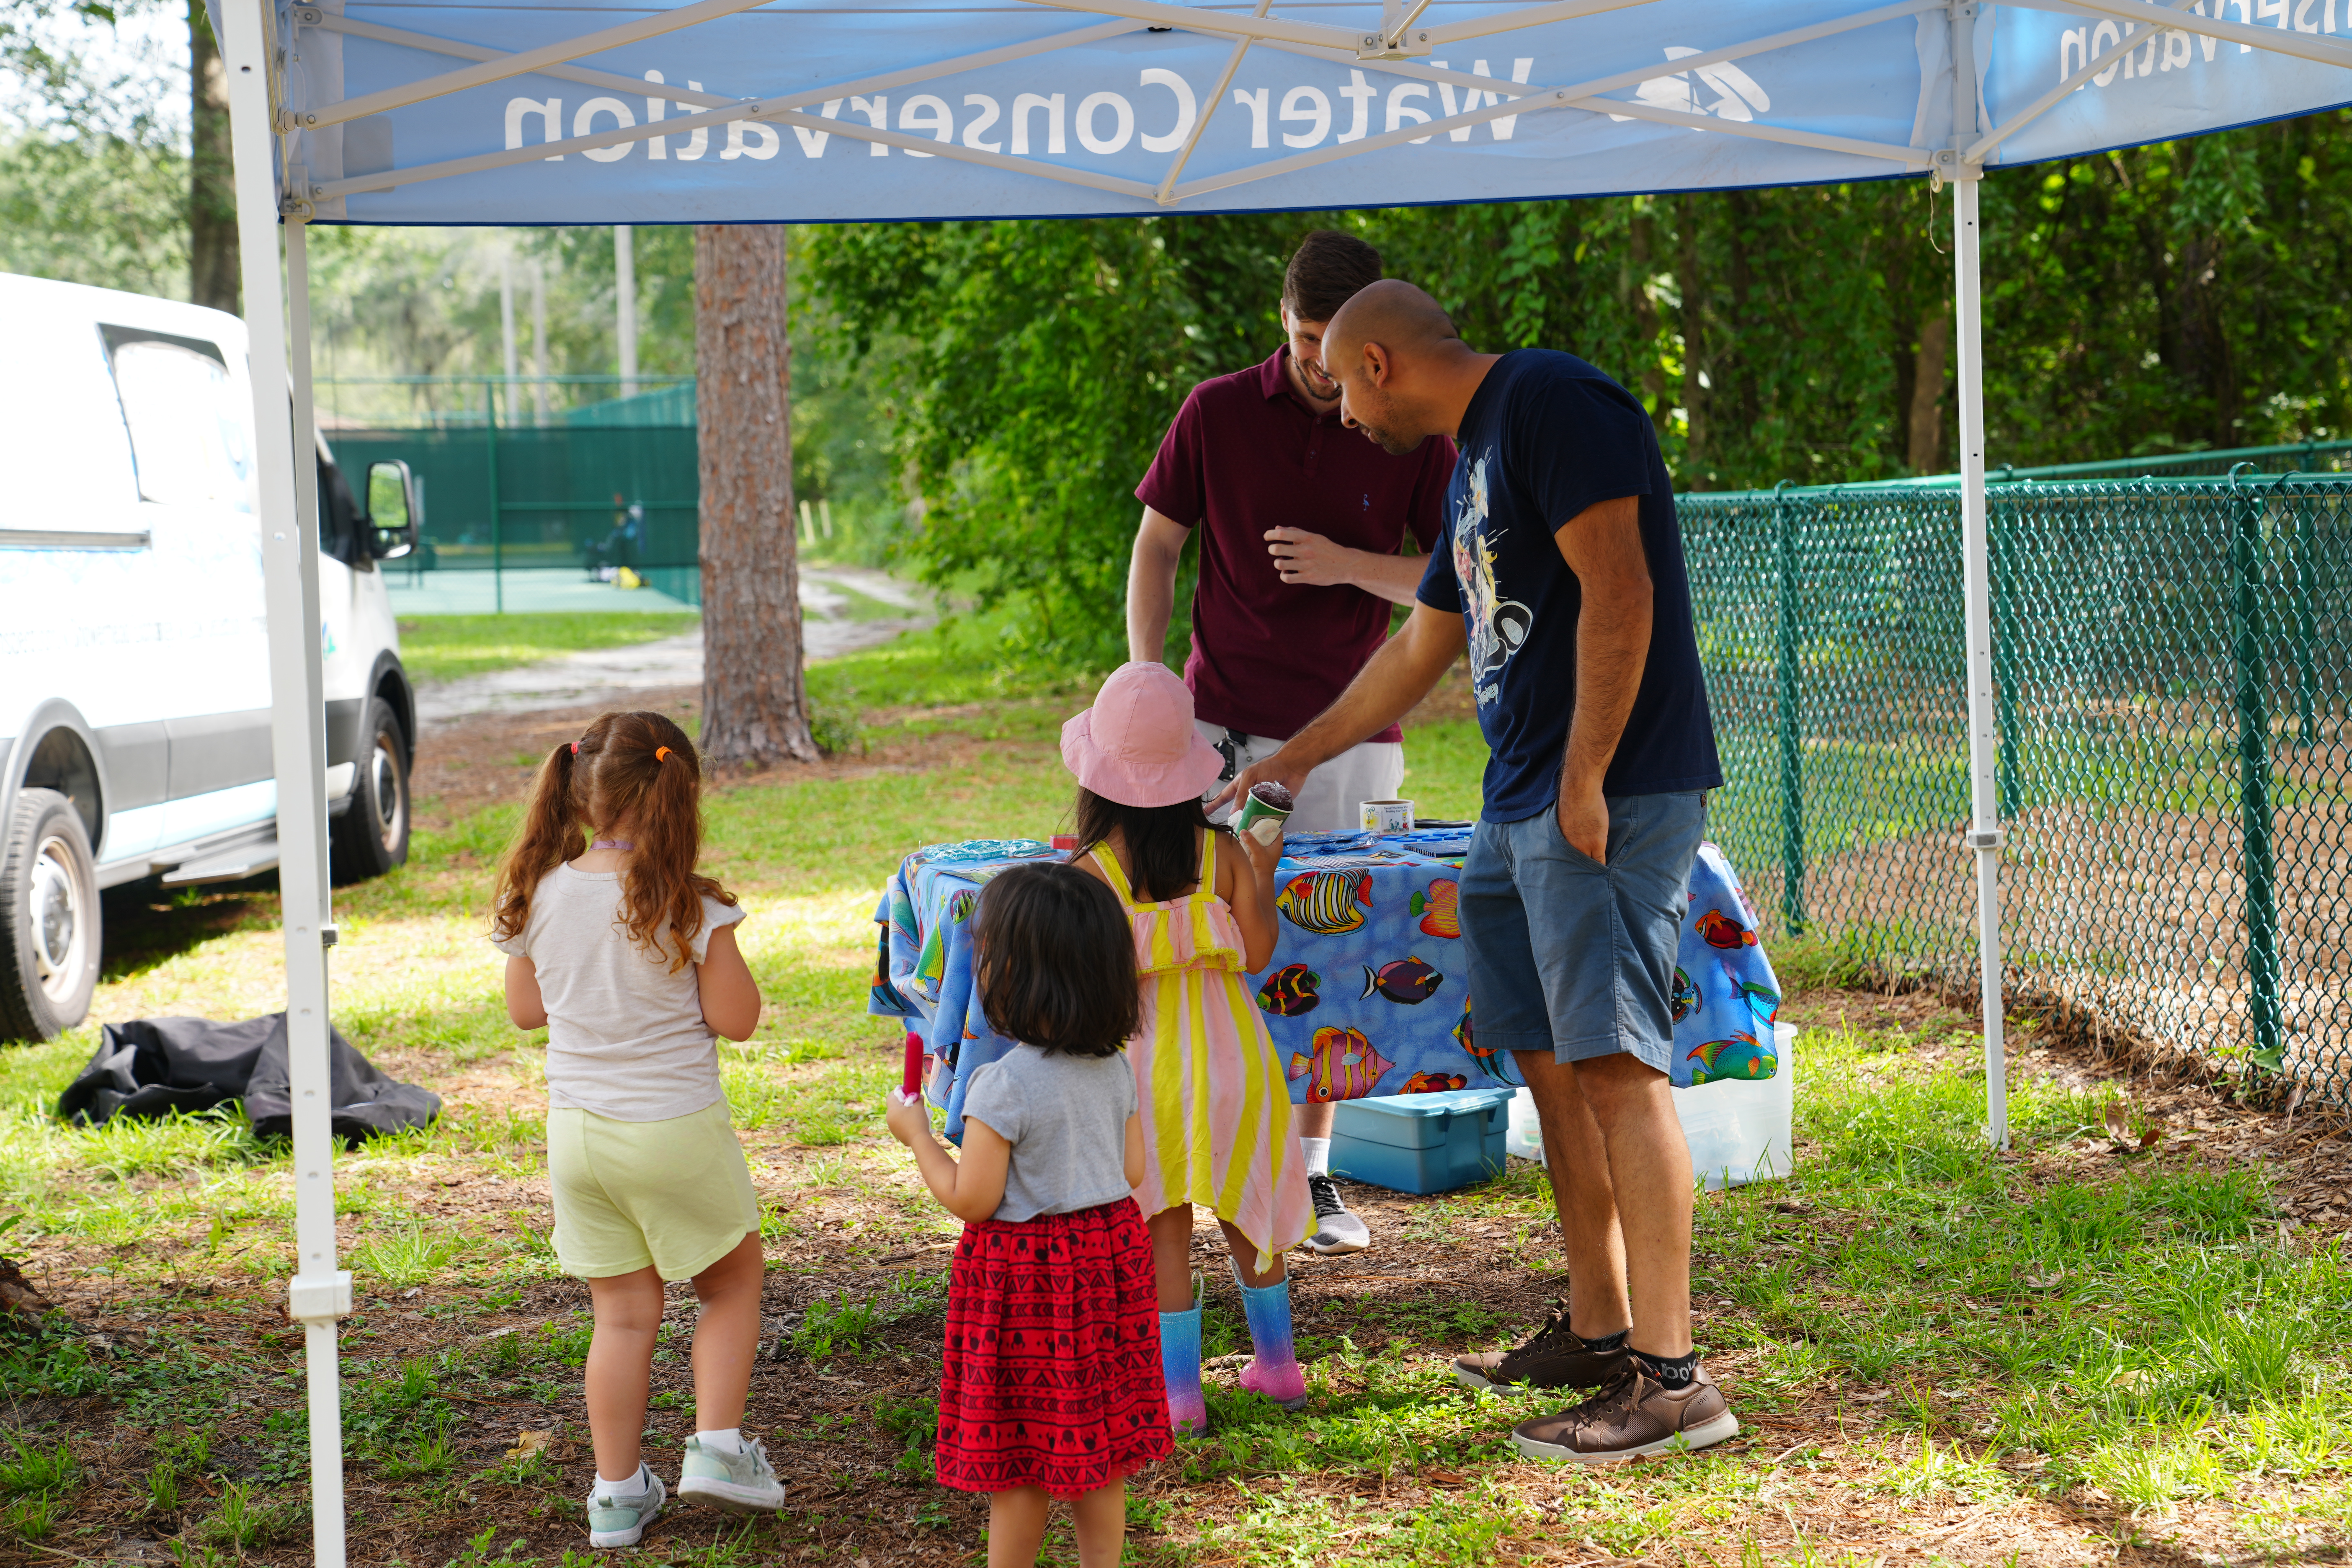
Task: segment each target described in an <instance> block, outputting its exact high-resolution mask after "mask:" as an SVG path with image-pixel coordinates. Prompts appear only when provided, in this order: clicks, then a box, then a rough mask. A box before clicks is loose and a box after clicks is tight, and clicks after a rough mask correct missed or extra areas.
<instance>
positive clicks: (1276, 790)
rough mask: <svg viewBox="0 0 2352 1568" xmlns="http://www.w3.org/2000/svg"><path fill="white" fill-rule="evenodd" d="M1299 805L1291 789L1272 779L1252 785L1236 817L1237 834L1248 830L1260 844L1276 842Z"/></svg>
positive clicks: (1242, 833)
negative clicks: (1292, 811)
mask: <svg viewBox="0 0 2352 1568" xmlns="http://www.w3.org/2000/svg"><path fill="white" fill-rule="evenodd" d="M1295 805H1297V802H1296V801H1295V800H1293V799H1292V798H1291V795H1290V792H1289V791H1288V790H1287V789H1285V788H1284V787H1283V786H1282V785H1280V784H1276V783H1275V782H1274V781H1273V780H1272V779H1268V780H1266V781H1265V783H1264V784H1252V785H1250V792H1249V798H1248V799H1246V800H1244V802H1242V811H1241V815H1240V816H1236V817H1235V818H1234V837H1236V838H1238V837H1242V836H1243V835H1244V834H1247V835H1248V836H1249V837H1252V838H1255V839H1256V840H1257V841H1258V842H1259V843H1260V844H1272V843H1273V842H1274V841H1275V840H1276V839H1277V838H1279V837H1282V825H1283V824H1284V823H1285V822H1286V821H1287V820H1289V817H1290V813H1291V809H1292V808H1293V807H1294V806H1295Z"/></svg>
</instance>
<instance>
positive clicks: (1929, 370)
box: [1904, 310, 1952, 474]
mask: <svg viewBox="0 0 2352 1568" xmlns="http://www.w3.org/2000/svg"><path fill="white" fill-rule="evenodd" d="M1951 353H1952V313H1951V312H1950V311H1949V310H1939V311H1937V313H1936V314H1934V315H1932V316H1930V317H1928V318H1927V320H1926V321H1922V322H1920V323H1919V353H1918V358H1917V361H1916V369H1915V370H1914V371H1913V372H1912V374H1911V418H1910V435H1911V439H1910V441H1909V444H1908V445H1907V446H1906V448H1905V455H1904V460H1905V466H1906V468H1909V469H1910V470H1911V471H1912V472H1913V473H1915V474H1933V473H1940V472H1941V471H1942V469H1943V462H1944V373H1945V366H1946V364H1947V363H1948V362H1949V360H1950V358H1951Z"/></svg>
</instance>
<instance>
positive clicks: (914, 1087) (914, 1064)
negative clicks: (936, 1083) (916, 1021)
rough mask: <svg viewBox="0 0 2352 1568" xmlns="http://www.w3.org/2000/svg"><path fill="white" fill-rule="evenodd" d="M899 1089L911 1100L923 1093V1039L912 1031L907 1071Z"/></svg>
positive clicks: (909, 1035) (908, 1034)
mask: <svg viewBox="0 0 2352 1568" xmlns="http://www.w3.org/2000/svg"><path fill="white" fill-rule="evenodd" d="M898 1087H899V1089H901V1090H903V1091H904V1092H905V1094H906V1095H907V1098H908V1099H909V1100H912V1099H913V1098H914V1097H915V1096H916V1095H918V1094H920V1093H921V1092H922V1091H923V1037H922V1036H920V1035H919V1034H917V1033H915V1031H914V1030H912V1029H909V1030H908V1031H907V1069H906V1072H905V1073H904V1074H903V1075H902V1076H901V1079H900V1081H899V1085H898Z"/></svg>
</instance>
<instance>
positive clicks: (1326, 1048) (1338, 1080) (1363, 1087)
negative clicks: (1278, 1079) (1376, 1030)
mask: <svg viewBox="0 0 2352 1568" xmlns="http://www.w3.org/2000/svg"><path fill="white" fill-rule="evenodd" d="M1395 1065H1396V1064H1395V1063H1394V1062H1391V1061H1390V1060H1389V1059H1388V1058H1386V1057H1384V1056H1382V1055H1381V1053H1380V1052H1378V1051H1376V1050H1374V1049H1372V1042H1371V1041H1370V1040H1368V1039H1366V1038H1365V1037H1364V1032H1363V1031H1362V1030H1361V1029H1318V1030H1316V1031H1315V1052H1314V1054H1313V1055H1312V1056H1309V1055H1307V1053H1305V1052H1303V1051H1293V1052H1292V1053H1291V1055H1290V1076H1291V1077H1292V1078H1294V1079H1299V1078H1303V1079H1306V1080H1307V1100H1308V1101H1309V1102H1310V1103H1313V1104H1316V1105H1323V1104H1328V1102H1330V1101H1332V1100H1361V1099H1363V1098H1364V1096H1366V1095H1368V1094H1370V1093H1371V1092H1372V1086H1373V1085H1375V1084H1377V1083H1379V1082H1380V1081H1381V1074H1382V1073H1384V1072H1386V1071H1388V1070H1389V1068H1391V1067H1394V1066H1395Z"/></svg>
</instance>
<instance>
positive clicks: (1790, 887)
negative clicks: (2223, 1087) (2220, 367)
mask: <svg viewBox="0 0 2352 1568" xmlns="http://www.w3.org/2000/svg"><path fill="white" fill-rule="evenodd" d="M2279 450H2280V451H2281V452H2284V453H2285V454H2288V455H2289V456H2288V459H2287V460H2284V461H2278V462H2276V463H2275V464H2274V467H2275V468H2277V469H2279V470H2280V471H2277V472H2273V473H2270V474H2262V473H2258V472H2256V471H2254V469H2255V467H2256V465H2255V463H2254V462H2253V461H2249V460H2246V458H2244V456H2243V455H2239V454H2230V455H2229V456H2231V457H2233V458H2238V461H2237V462H2236V463H2235V465H2234V467H2235V468H2236V470H2237V471H2236V472H2235V473H2234V474H2231V475H2229V476H2225V477H2221V478H2192V479H2176V478H2150V477H2137V478H2129V479H2106V478H2096V477H2092V478H2084V477H2077V476H2075V475H2069V476H2066V477H2063V478H2059V479H2053V480H2051V481H2047V482H2045V481H2042V480H2040V479H2033V480H2029V481H2026V482H2011V483H2000V484H1996V485H1994V486H1992V487H1991V488H1990V540H1991V587H1992V618H1993V640H1994V650H1995V651H1994V677H1995V688H1996V710H1997V715H1998V720H1999V734H2000V772H1999V780H2000V811H2001V816H2002V818H2003V822H2004V826H2006V827H2007V829H2008V838H2007V842H2006V844H2005V847H2004V848H2003V852H2002V858H2001V859H2002V886H2003V890H2002V908H2001V924H2002V930H2003V933H2004V948H2005V954H2004V962H2005V973H2006V986H2007V989H2008V993H2009V995H2010V997H2011V1006H2012V1007H2013V1008H2025V1009H2032V1010H2039V1011H2042V1012H2046V1013H2048V1014H2051V1015H2054V1016H2056V1017H2057V1018H2058V1019H2059V1020H2060V1021H2061V1022H2062V1023H2063V1024H2065V1025H2067V1026H2071V1027H2073V1028H2075V1029H2078V1030H2080V1031H2082V1032H2083V1033H2085V1034H2087V1035H2090V1036H2092V1037H2095V1038H2098V1039H2100V1040H2102V1041H2112V1042H2115V1043H2116V1044H2118V1045H2121V1046H2124V1047H2126V1048H2130V1049H2134V1050H2140V1049H2147V1048H2153V1049H2154V1050H2155V1051H2156V1052H2157V1053H2158V1054H2161V1055H2168V1056H2172V1057H2175V1058H2193V1059H2194V1060H2195V1061H2196V1062H2198V1063H2201V1064H2205V1065H2206V1066H2209V1067H2210V1068H2213V1069H2214V1070H2217V1071H2220V1072H2223V1073H2243V1072H2246V1071H2248V1070H2249V1069H2253V1068H2261V1069H2264V1070H2265V1071H2267V1072H2269V1073H2284V1074H2286V1075H2288V1076H2290V1077H2291V1078H2293V1079H2298V1080H2300V1081H2301V1082H2302V1083H2304V1084H2305V1087H2306V1090H2307V1091H2308V1092H2311V1093H2314V1094H2315V1095H2317V1096H2318V1097H2320V1098H2323V1099H2325V1100H2329V1101H2332V1102H2335V1103H2337V1104H2343V1105H2352V942H2347V935H2352V795H2347V778H2346V773H2347V734H2346V731H2345V724H2344V713H2343V698H2344V689H2345V675H2346V667H2347V631H2352V626H2347V607H2346V605H2347V596H2348V595H2352V476H2347V477H2336V476H2331V475H2328V474H2326V473H2322V472H2318V471H2315V470H2316V469H2317V468H2319V467H2320V465H2318V464H2316V463H2311V462H2309V461H2308V458H2307V455H2306V456H2305V459H2304V460H2301V461H2298V460H2294V455H2297V454H2305V453H2306V449H2305V448H2282V449H2279ZM2117 466H2118V467H2123V466H2124V465H2117ZM2132 466H2145V465H2132ZM1677 504H1678V506H1679V507H1680V510H1681V517H1682V522H1683V530H1684V537H1685V550H1686V551H1687V552H1688V555H1689V560H1690V569H1691V572H1690V574H1691V581H1692V584H1693V591H1694V594H1695V595H1696V608H1697V616H1698V630H1699V638H1700V651H1701V655H1702V658H1704V659H1705V661H1706V671H1707V678H1708V689H1709V693H1710V696H1711V698H1712V700H1713V702H1714V706H1715V717H1716V723H1717V731H1718V735H1719V738H1720V743H1721V746H1722V749H1723V753H1724V767H1725V773H1726V774H1727V780H1728V782H1727V787H1726V788H1725V789H1724V790H1722V791H1721V792H1720V793H1719V794H1718V795H1717V797H1716V800H1715V802H1714V820H1713V824H1712V827H1711V836H1712V837H1715V838H1717V841H1718V842H1720V843H1721V844H1722V845H1723V846H1724V847H1725V849H1726V850H1727V852H1728V853H1729V854H1730V855H1731V856H1732V858H1733V860H1734V863H1735V864H1737V865H1738V867H1739V868H1740V870H1741V873H1742V876H1743V878H1744V879H1745V880H1746V883H1747V886H1748V889H1749V890H1750V893H1751V896H1752V897H1753V898H1754V899H1755V900H1756V904H1757V913H1758V915H1759V918H1760V921H1761V923H1762V926H1763V929H1764V931H1765V933H1766V935H1767V938H1768V939H1769V938H1771V937H1774V936H1784V935H1789V934H1794V933H1800V932H1801V933H1807V934H1811V935H1816V936H1818V937H1820V938H1822V939H1823V940H1825V941H1827V942H1831V943H1832V944H1834V945H1835V947H1836V948H1837V949H1838V950H1840V952H1842V953H1843V954H1844V955H1846V956H1847V957H1849V958H1851V959H1852V960H1853V961H1854V962H1855V963H1859V964H1861V965H1864V966H1866V967H1867V969H1868V970H1869V971H1871V972H1873V973H1876V974H1879V975H1882V976H1885V977H1888V978H1897V979H1899V978H1916V979H1919V980H1924V981H1928V982H1931V983H1937V984H1948V985H1950V986H1951V987H1953V988H1954V989H1955V990H1956V991H1961V992H1969V991H1972V990H1973V988H1974V985H1975V975H1976V965H1977V952H1976V941H1975V933H1974V921H1975V892H1974V888H1975V884H1974V878H1973V876H1972V875H1971V872H1970V860H1971V857H1970V852H1969V850H1967V849H1966V848H1964V847H1963V846H1962V840H1961V836H1962V833H1963V832H1964V830H1965V829H1966V827H1967V826H1968V822H1969V760H1968V752H1967V712H1968V703H1967V695H1966V690H1965V687H1964V683H1963V677H1964V661H1963V641H1962V581H1961V561H1960V518H1959V507H1960V497H1959V491H1958V487H1957V485H1956V484H1954V483H1952V482H1951V481H1949V480H1945V481H1942V482H1923V481H1913V482H1907V483H1901V484H1894V485H1883V486H1850V487H1840V488H1834V489H1785V488H1784V489H1781V490H1780V491H1778V492H1746V493H1740V494H1713V495H1710V494H1700V495H1690V496H1685V497H1682V498H1679V500H1678V503H1677Z"/></svg>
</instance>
